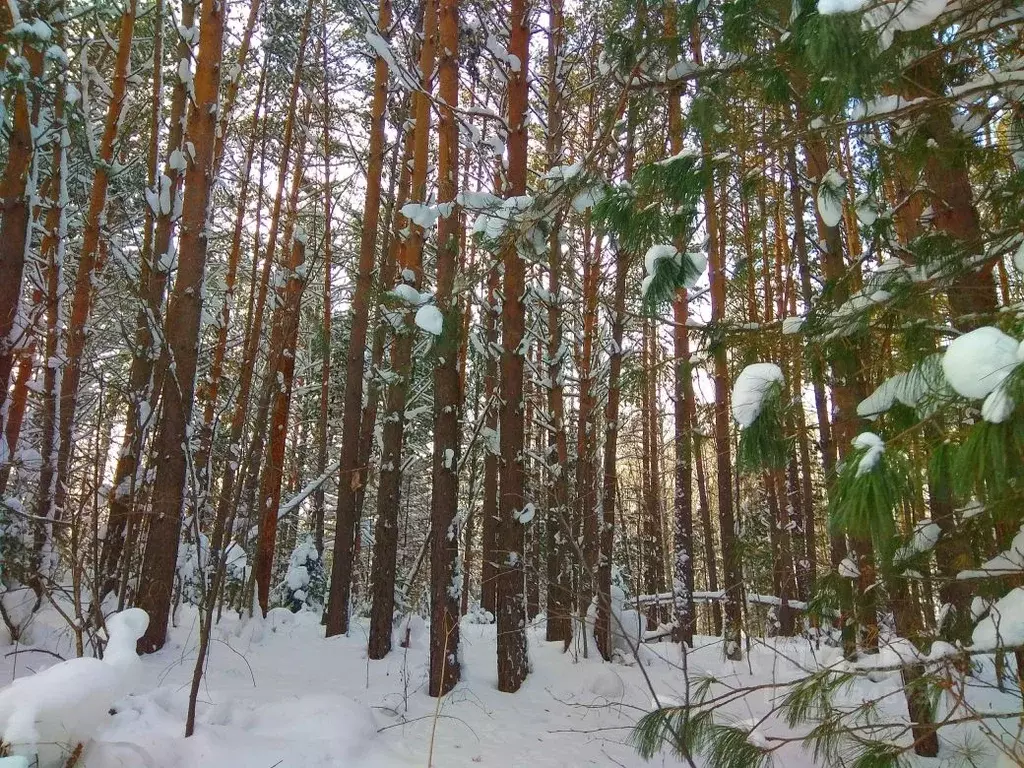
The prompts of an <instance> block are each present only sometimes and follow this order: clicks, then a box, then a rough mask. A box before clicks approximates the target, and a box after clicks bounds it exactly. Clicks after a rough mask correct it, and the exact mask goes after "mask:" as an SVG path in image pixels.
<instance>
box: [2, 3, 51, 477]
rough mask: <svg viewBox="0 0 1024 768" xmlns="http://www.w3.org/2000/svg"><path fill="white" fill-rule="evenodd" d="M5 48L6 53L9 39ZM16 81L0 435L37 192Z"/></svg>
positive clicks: (6, 190) (5, 191)
mask: <svg viewBox="0 0 1024 768" xmlns="http://www.w3.org/2000/svg"><path fill="white" fill-rule="evenodd" d="M28 21H29V22H31V19H28ZM3 50H4V54H5V56H6V53H7V46H6V45H4V46H3ZM22 53H23V55H24V57H25V59H26V60H27V61H28V62H29V78H28V80H29V81H34V80H37V79H38V78H39V77H41V76H42V74H43V57H42V54H41V53H40V52H39V51H37V50H35V48H34V46H33V45H32V43H31V42H30V41H26V42H25V43H24V45H23V46H22ZM15 83H16V87H15V89H14V107H13V109H11V110H10V111H11V118H12V119H11V130H10V134H9V137H8V143H7V166H6V167H5V168H4V175H3V179H0V213H2V216H3V218H2V219H0V436H3V435H5V434H6V431H7V428H6V420H7V413H8V409H7V384H8V381H10V378H11V370H12V369H13V368H14V358H15V354H16V349H17V347H18V340H17V339H16V338H14V331H15V328H16V325H17V319H18V307H19V304H20V301H21V280H22V275H23V273H24V270H25V254H26V252H27V250H28V247H29V242H30V231H29V220H30V218H31V215H32V211H31V205H32V196H33V194H34V192H35V189H34V187H35V170H34V168H33V165H34V159H35V141H34V139H33V136H32V132H33V129H34V128H35V124H34V122H33V117H34V115H33V114H32V112H31V111H30V109H29V101H28V93H27V89H28V82H25V81H22V80H21V79H17V80H15ZM58 101H60V99H58ZM0 440H6V437H0ZM0 447H3V446H0ZM7 453H8V450H6V449H5V450H0V459H4V461H6V458H5V456H4V454H7Z"/></svg>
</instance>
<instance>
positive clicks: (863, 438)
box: [853, 432, 885, 477]
mask: <svg viewBox="0 0 1024 768" xmlns="http://www.w3.org/2000/svg"><path fill="white" fill-rule="evenodd" d="M853 447H854V448H856V449H858V450H861V451H864V455H863V456H861V458H860V462H859V463H858V464H857V477H860V476H861V475H864V474H867V473H868V472H870V471H871V470H873V469H874V468H875V467H876V466H878V462H879V461H881V459H882V455H883V454H884V453H885V442H884V441H883V440H882V438H880V437H879V436H878V435H876V434H875V433H874V432H861V433H860V434H859V435H857V436H856V437H855V438H853Z"/></svg>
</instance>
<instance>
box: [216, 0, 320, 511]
mask: <svg viewBox="0 0 1024 768" xmlns="http://www.w3.org/2000/svg"><path fill="white" fill-rule="evenodd" d="M312 13H313V0H307V3H306V9H305V15H304V17H303V20H302V27H301V29H300V32H299V41H298V57H297V59H296V66H295V72H294V73H292V81H291V89H290V92H289V97H288V111H287V113H286V114H285V122H284V130H283V132H282V137H281V157H280V160H279V162H278V167H277V173H278V183H277V192H276V194H275V197H274V207H273V211H272V212H271V216H270V226H269V228H268V232H267V240H266V243H267V246H266V251H265V253H264V254H263V272H262V274H261V275H260V280H259V282H258V284H257V285H256V287H255V289H254V290H255V292H256V295H255V297H254V298H252V299H251V309H252V315H251V322H250V323H249V327H248V329H247V332H246V337H245V343H244V345H243V350H242V360H243V361H245V364H244V365H242V366H241V368H240V370H239V380H238V385H237V387H238V395H237V399H236V401H235V408H234V411H233V412H232V414H231V426H230V430H229V432H228V438H227V446H228V451H229V456H228V460H227V461H226V462H225V463H224V467H223V471H222V473H221V474H222V477H221V488H220V499H219V500H218V504H217V517H219V518H220V517H222V518H224V519H225V520H226V519H228V518H229V516H231V515H237V514H238V513H239V511H242V512H243V513H244V510H239V509H238V504H237V499H238V498H240V496H241V493H240V491H236V485H238V476H239V472H240V470H241V468H242V467H241V464H242V461H243V454H242V448H241V444H242V437H243V433H244V431H245V422H246V415H247V414H248V412H249V401H250V396H251V391H252V385H253V377H254V374H255V369H256V360H257V358H258V353H259V343H260V339H261V337H262V331H263V314H264V309H265V307H266V302H267V291H268V289H269V285H270V275H271V271H272V269H273V266H274V262H275V256H276V253H277V240H278V233H279V230H280V226H281V219H282V208H283V206H284V200H285V188H286V185H287V183H288V166H289V164H290V162H291V158H292V153H293V151H294V150H295V146H294V145H295V144H296V143H297V142H296V141H295V139H294V134H295V127H296V126H295V124H296V122H297V106H298V99H299V87H300V85H301V81H302V72H303V69H304V63H305V53H306V43H307V41H308V39H309V30H310V23H311V19H312ZM303 138H304V136H303ZM260 176H261V177H262V173H261V174H260ZM260 234H261V229H260V227H258V226H257V228H256V238H257V241H258V240H259V237H260ZM264 391H265V392H266V391H267V390H266V389H265V390H264ZM268 407H269V406H268ZM264 421H265V420H264ZM256 426H257V431H259V430H260V429H261V428H262V427H263V426H265V423H264V424H260V423H257V425H256ZM261 440H262V437H260V441H257V440H256V439H255V436H254V440H253V441H252V442H253V443H257V442H261ZM261 451H262V447H260V450H259V451H256V450H249V451H247V452H245V454H244V458H245V459H247V460H248V461H250V462H254V461H256V460H257V454H258V453H260V452H261ZM229 513H230V514H229Z"/></svg>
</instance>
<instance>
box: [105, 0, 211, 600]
mask: <svg viewBox="0 0 1024 768" xmlns="http://www.w3.org/2000/svg"><path fill="white" fill-rule="evenodd" d="M157 16H158V17H159V19H160V22H159V24H158V26H159V27H161V28H162V26H163V7H162V3H161V5H160V6H159V8H158V12H157ZM194 19H195V4H194V3H191V2H183V3H182V6H181V24H182V26H183V27H184V28H186V29H189V28H191V27H192V25H193V23H194ZM176 55H177V57H178V60H179V61H188V60H190V59H191V57H192V48H191V45H190V44H189V42H188V41H187V40H186V39H185V38H184V37H182V36H181V35H179V36H178V49H177V52H176ZM156 61H158V62H159V57H158V58H157V59H156ZM159 72H160V67H159V66H156V67H155V68H154V71H153V79H154V82H153V91H154V110H153V123H154V125H153V132H154V134H153V142H154V144H155V143H156V142H158V140H159V123H160V120H159V112H158V111H157V109H158V105H159V104H160V101H161V90H162V82H161V81H162V78H160V76H159ZM187 97H188V89H187V88H186V84H185V82H184V81H183V80H182V78H181V77H178V78H177V80H176V82H175V84H174V89H173V91H172V95H171V111H170V120H169V121H168V125H169V135H168V137H167V158H166V160H165V162H164V169H163V174H162V176H160V177H159V179H153V182H152V184H151V192H150V194H151V195H153V197H152V198H151V199H152V200H155V201H156V203H157V205H156V210H152V207H151V212H152V215H153V218H154V235H153V244H152V247H151V249H150V254H149V258H148V259H146V258H143V259H142V264H141V269H140V273H139V301H140V307H139V312H138V316H137V319H136V328H135V346H134V349H133V350H132V365H131V369H130V370H129V373H128V398H127V399H128V415H127V418H126V419H125V432H124V438H123V440H122V442H121V451H120V453H118V459H117V466H116V467H115V469H114V480H113V489H114V490H113V492H112V493H111V494H110V509H109V512H108V517H107V531H106V536H105V537H104V541H103V552H102V555H101V566H100V567H101V572H102V573H103V575H104V578H106V579H107V582H106V584H105V585H104V587H105V588H106V587H111V588H112V586H113V580H114V579H115V578H116V575H117V572H118V563H119V561H120V558H121V553H122V552H123V551H124V544H125V533H126V527H127V523H128V518H129V515H131V514H132V511H133V509H134V508H135V493H136V490H137V486H138V483H139V481H140V479H141V477H140V471H139V470H140V468H141V456H142V451H143V446H144V444H145V439H146V434H147V432H148V431H149V428H150V426H151V425H152V423H153V419H152V415H153V407H152V406H153V400H154V395H155V385H156V383H157V382H156V381H154V367H155V364H156V362H157V360H158V359H159V357H160V348H161V346H162V344H161V340H160V335H161V330H162V329H161V328H160V320H161V318H162V317H163V304H164V294H165V293H166V289H167V276H168V273H169V271H170V269H171V263H170V262H171V254H170V248H171V236H172V233H173V229H174V222H175V218H174V217H175V215H176V213H177V212H176V211H175V210H174V208H175V201H177V199H178V196H179V193H180V190H181V180H182V177H183V175H184V174H183V171H184V168H183V167H182V166H181V164H180V163H178V162H177V158H178V157H180V156H181V149H182V137H183V135H184V132H185V126H184V123H185V104H186V99H187ZM157 151H158V150H157ZM175 153H177V155H176V154H175ZM164 190H166V196H165V199H164V200H162V199H161V197H162V193H163V192H164ZM164 202H166V203H167V205H166V206H165V205H164ZM165 208H166V210H165Z"/></svg>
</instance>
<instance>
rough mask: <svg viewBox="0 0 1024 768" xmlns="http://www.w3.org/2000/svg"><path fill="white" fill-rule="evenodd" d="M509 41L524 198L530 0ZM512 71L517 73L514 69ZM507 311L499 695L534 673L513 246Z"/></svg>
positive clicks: (518, 265) (514, 15) (513, 188)
mask: <svg viewBox="0 0 1024 768" xmlns="http://www.w3.org/2000/svg"><path fill="white" fill-rule="evenodd" d="M509 29H510V30H511V38H510V40H509V48H508V51H509V53H510V54H511V55H512V56H515V57H517V58H518V61H519V66H518V67H517V68H515V71H508V72H507V73H506V76H507V78H508V142H507V146H508V176H507V185H506V194H507V195H508V196H514V195H522V194H524V193H525V192H526V152H527V135H526V110H527V97H528V82H527V69H528V65H529V61H530V58H529V47H530V26H529V13H528V7H527V4H526V1H525V0H511V6H510V10H509ZM509 69H510V70H512V69H513V68H512V67H509ZM501 261H502V264H503V266H504V268H505V274H504V280H503V283H502V288H503V290H502V305H501V345H502V353H501V398H502V403H501V415H500V426H501V428H500V435H499V441H500V446H501V462H502V463H501V496H500V498H499V512H498V530H497V542H498V547H497V550H498V556H499V563H498V570H497V574H496V575H495V581H496V583H497V590H496V596H495V602H496V605H497V609H498V690H500V691H503V692H505V693H515V692H516V691H518V690H519V686H521V685H522V684H523V681H524V680H525V679H526V675H527V673H528V671H529V670H528V660H527V656H526V613H525V610H526V606H525V595H524V588H525V585H524V581H523V566H524V558H525V554H526V553H525V551H524V546H523V545H524V543H525V539H524V533H525V529H526V526H525V525H524V524H523V523H521V522H519V513H520V512H521V511H522V510H523V506H524V504H525V499H524V498H523V482H524V478H523V470H524V467H523V460H524V458H523V449H524V447H525V444H524V439H523V437H524V436H523V405H524V403H523V366H524V354H525V350H524V349H523V337H524V335H525V330H526V316H525V305H524V302H523V294H524V292H525V290H526V265H525V263H524V262H523V259H522V257H521V256H520V255H519V251H518V250H517V247H516V243H515V241H514V240H512V241H510V242H508V243H506V244H505V246H504V248H503V249H502V254H501Z"/></svg>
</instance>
